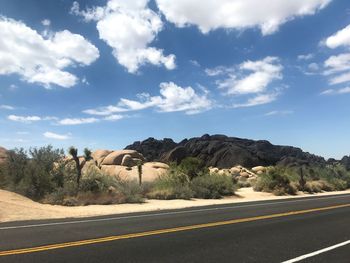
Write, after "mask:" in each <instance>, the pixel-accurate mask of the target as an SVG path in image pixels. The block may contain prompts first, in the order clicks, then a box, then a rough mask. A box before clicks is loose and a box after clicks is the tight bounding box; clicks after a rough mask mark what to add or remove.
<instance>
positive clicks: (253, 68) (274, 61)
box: [217, 57, 283, 95]
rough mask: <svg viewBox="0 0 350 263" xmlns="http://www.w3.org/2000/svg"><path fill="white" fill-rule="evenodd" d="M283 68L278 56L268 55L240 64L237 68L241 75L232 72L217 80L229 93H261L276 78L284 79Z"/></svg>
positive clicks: (219, 85)
mask: <svg viewBox="0 0 350 263" xmlns="http://www.w3.org/2000/svg"><path fill="white" fill-rule="evenodd" d="M282 69H283V67H282V65H281V64H280V63H279V59H278V58H277V57H266V58H264V59H263V60H258V61H250V60H248V61H246V62H243V63H242V64H240V65H239V67H238V70H237V71H238V72H237V73H238V75H239V76H237V74H234V73H230V74H228V75H229V76H228V77H227V78H225V79H222V80H219V81H217V84H218V87H219V88H220V89H225V90H226V91H227V94H229V95H240V94H251V93H261V92H264V91H266V89H267V87H268V86H269V84H271V83H272V82H273V81H274V80H279V79H282V73H281V72H282ZM247 72H248V73H247Z"/></svg>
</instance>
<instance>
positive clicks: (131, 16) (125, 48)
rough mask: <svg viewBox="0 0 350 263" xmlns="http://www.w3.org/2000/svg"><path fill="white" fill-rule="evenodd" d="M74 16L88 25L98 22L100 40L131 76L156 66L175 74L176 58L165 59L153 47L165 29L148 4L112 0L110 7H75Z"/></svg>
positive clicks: (73, 7) (110, 0) (144, 2)
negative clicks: (84, 8) (143, 67)
mask: <svg viewBox="0 0 350 263" xmlns="http://www.w3.org/2000/svg"><path fill="white" fill-rule="evenodd" d="M71 13H73V14H75V15H79V16H82V17H83V18H84V19H85V21H96V23H97V24H96V27H97V30H98V32H99V36H100V38H101V39H102V40H104V41H105V42H106V43H107V44H108V45H109V46H110V47H111V48H112V49H113V55H114V57H115V58H116V59H117V61H118V62H119V64H121V65H122V66H124V67H126V68H127V70H128V72H130V73H135V72H137V70H138V69H139V67H140V66H142V65H144V64H152V65H157V66H161V65H163V66H164V67H165V68H167V69H169V70H171V69H174V68H175V67H176V65H175V56H174V55H173V54H170V55H164V52H163V50H162V49H158V48H155V47H150V45H151V43H152V42H153V41H154V40H155V39H156V37H157V34H158V33H159V32H160V31H161V30H162V28H163V22H162V20H161V17H160V15H159V14H157V13H156V12H154V11H153V10H151V9H150V8H149V7H148V0H138V1H129V0H109V1H108V2H107V4H106V6H103V7H93V8H88V9H86V10H80V8H79V4H78V3H77V2H74V3H73V6H72V8H71Z"/></svg>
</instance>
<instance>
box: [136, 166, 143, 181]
mask: <svg viewBox="0 0 350 263" xmlns="http://www.w3.org/2000/svg"><path fill="white" fill-rule="evenodd" d="M137 172H138V174H139V184H140V185H142V162H141V161H139V162H137Z"/></svg>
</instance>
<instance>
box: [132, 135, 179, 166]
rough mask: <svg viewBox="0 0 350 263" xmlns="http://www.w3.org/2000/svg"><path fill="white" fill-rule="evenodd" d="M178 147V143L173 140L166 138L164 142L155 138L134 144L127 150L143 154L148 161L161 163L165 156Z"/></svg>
mask: <svg viewBox="0 0 350 263" xmlns="http://www.w3.org/2000/svg"><path fill="white" fill-rule="evenodd" d="M176 146H177V143H175V142H174V141H173V140H172V139H168V138H164V139H163V140H156V139H154V138H148V139H146V140H144V141H142V142H140V141H137V142H134V143H133V144H131V145H129V146H127V147H125V149H128V150H135V151H137V152H139V153H142V155H143V156H144V157H145V158H146V160H147V161H160V159H161V157H162V156H163V154H165V153H167V152H169V151H171V150H172V149H174V148H175V147H176Z"/></svg>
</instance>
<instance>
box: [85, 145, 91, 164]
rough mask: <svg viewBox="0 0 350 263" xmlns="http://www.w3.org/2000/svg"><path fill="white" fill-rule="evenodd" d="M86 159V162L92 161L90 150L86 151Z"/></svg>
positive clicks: (86, 149)
mask: <svg viewBox="0 0 350 263" xmlns="http://www.w3.org/2000/svg"><path fill="white" fill-rule="evenodd" d="M84 158H85V160H86V161H90V160H91V159H92V157H91V151H90V150H89V149H88V148H85V149H84Z"/></svg>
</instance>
